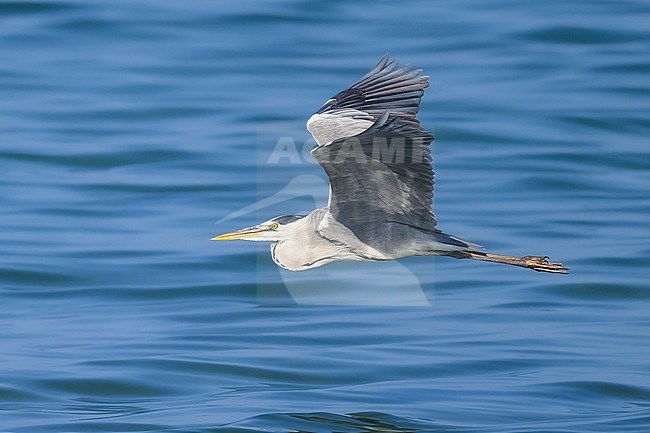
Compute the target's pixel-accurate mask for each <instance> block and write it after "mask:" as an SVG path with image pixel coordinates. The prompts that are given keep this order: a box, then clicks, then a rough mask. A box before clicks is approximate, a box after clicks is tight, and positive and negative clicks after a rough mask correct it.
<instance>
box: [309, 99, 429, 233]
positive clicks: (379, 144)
mask: <svg viewBox="0 0 650 433" xmlns="http://www.w3.org/2000/svg"><path fill="white" fill-rule="evenodd" d="M433 139H434V138H433V136H432V135H431V134H429V133H428V132H427V131H425V130H424V129H422V128H421V127H420V126H419V125H414V124H413V123H410V122H405V121H403V120H402V119H401V118H399V117H390V116H389V113H388V112H385V113H384V114H383V115H382V116H381V117H380V118H379V119H378V120H377V121H376V122H375V123H374V124H373V125H372V126H371V127H370V128H368V129H367V130H366V131H364V132H362V133H360V134H358V135H356V136H354V137H348V138H342V139H338V140H335V141H333V142H332V143H330V144H329V145H327V146H318V147H316V148H314V149H313V150H312V151H311V154H312V155H313V156H314V158H315V159H316V160H317V161H318V163H319V164H320V165H321V166H322V167H323V168H324V169H325V172H326V173H327V176H328V177H329V180H330V197H329V211H330V213H331V214H332V216H333V217H334V218H335V219H336V220H337V221H338V222H340V223H341V224H343V225H345V226H346V227H348V228H349V229H350V230H352V231H353V232H354V233H355V234H356V235H357V236H358V237H359V239H361V240H362V241H364V242H366V243H369V241H370V240H372V239H371V238H372V236H373V230H374V233H376V230H377V227H381V225H382V224H385V223H391V222H392V223H398V224H402V225H406V226H411V227H417V228H420V229H424V230H435V226H436V220H435V217H434V215H433V212H432V210H431V203H432V201H433V171H432V167H431V150H430V148H429V144H431V142H432V141H433Z"/></svg>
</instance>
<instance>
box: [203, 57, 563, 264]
mask: <svg viewBox="0 0 650 433" xmlns="http://www.w3.org/2000/svg"><path fill="white" fill-rule="evenodd" d="M421 72H422V71H421V70H411V66H410V65H404V66H400V65H398V64H397V61H396V60H389V57H388V55H385V56H384V57H383V58H382V59H381V60H380V61H379V63H377V65H376V66H375V67H374V68H372V70H370V72H368V73H367V74H366V75H365V76H364V77H363V78H361V80H359V81H357V82H356V83H354V84H353V85H352V86H350V87H349V88H348V89H346V90H343V91H342V92H340V93H338V94H337V95H336V96H334V97H333V98H331V99H329V100H328V101H327V102H325V104H324V105H323V106H322V107H321V108H320V109H319V110H318V111H317V112H316V113H315V114H314V115H313V116H312V117H311V118H310V119H309V121H308V122H307V129H308V130H309V132H310V133H311V134H312V136H313V137H314V139H315V140H316V143H317V146H316V147H315V148H314V149H313V150H312V151H311V155H312V156H313V157H314V158H315V159H316V161H318V163H319V164H320V165H321V166H322V167H323V169H325V172H326V173H327V176H328V177H329V181H330V190H329V200H328V203H327V206H326V207H323V208H319V209H315V210H313V211H312V212H311V213H309V214H307V215H283V216H278V217H275V218H272V219H270V220H268V221H265V222H263V223H261V224H258V225H256V226H253V227H247V228H244V229H241V230H237V231H234V232H230V233H224V234H222V235H219V236H216V237H214V238H212V240H215V241H229V240H235V239H243V240H248V241H268V242H272V243H271V257H272V259H273V261H274V262H275V263H276V264H277V265H278V266H281V267H282V268H285V269H288V270H292V271H302V270H305V269H311V268H315V267H318V266H322V265H325V264H327V263H330V262H333V261H337V260H394V259H399V258H402V257H408V256H422V255H433V256H450V257H454V258H457V259H474V260H482V261H486V262H496V263H504V264H508V265H514V266H520V267H524V268H529V269H533V270H535V271H539V272H551V273H559V274H566V273H567V272H568V268H567V267H565V266H564V265H563V264H561V263H551V262H549V261H548V257H541V256H525V257H511V256H504V255H499V254H491V253H486V252H483V251H481V249H482V247H480V246H479V245H476V244H473V243H471V242H467V241H464V240H462V239H460V238H457V237H455V236H451V235H448V234H445V233H443V232H442V231H441V230H439V229H438V228H437V221H436V218H435V216H434V214H433V211H432V210H431V204H432V201H433V171H432V166H431V160H432V158H431V150H430V147H429V145H430V144H431V142H432V141H433V139H434V137H433V136H432V135H431V134H430V133H429V132H428V131H426V130H424V129H422V128H421V127H420V122H419V121H418V119H417V118H416V114H417V112H418V109H419V105H420V100H421V98H422V95H423V94H424V89H425V88H426V87H428V86H429V83H428V77H426V76H422V75H420V74H421Z"/></svg>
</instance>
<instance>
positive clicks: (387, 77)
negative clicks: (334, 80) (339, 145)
mask: <svg viewBox="0 0 650 433" xmlns="http://www.w3.org/2000/svg"><path fill="white" fill-rule="evenodd" d="M410 68H411V66H410V65H404V66H399V65H398V64H397V60H389V58H388V54H386V55H385V56H384V57H382V58H381V60H380V61H379V63H377V65H376V66H375V67H374V68H372V69H371V70H370V72H368V73H367V74H366V75H365V76H364V77H363V78H362V79H361V80H359V81H357V82H356V83H354V84H353V85H351V86H350V87H349V88H347V89H346V90H344V91H342V92H340V93H338V94H337V95H336V96H334V97H332V98H331V99H330V100H328V101H327V102H326V103H325V104H324V105H323V106H322V107H321V108H320V109H319V110H318V111H317V112H316V114H314V115H313V116H312V117H311V118H310V119H309V121H308V122H307V129H308V130H309V132H310V133H311V134H312V136H313V137H314V139H315V140H316V142H317V143H318V144H319V145H324V144H327V143H330V142H332V141H334V140H337V139H341V138H346V137H351V136H353V135H357V134H359V133H361V132H362V131H365V130H366V129H368V128H369V127H370V126H371V125H372V124H373V123H374V122H375V121H376V120H377V119H379V117H381V115H382V114H383V113H384V112H386V111H389V112H390V117H399V118H400V119H401V120H402V123H405V124H410V125H412V126H418V125H419V122H418V120H417V119H416V118H415V115H416V114H417V112H418V109H419V105H420V100H421V99H422V95H423V94H424V89H425V88H427V87H428V86H429V83H428V77H426V76H421V75H420V73H421V72H422V70H421V69H417V70H410Z"/></svg>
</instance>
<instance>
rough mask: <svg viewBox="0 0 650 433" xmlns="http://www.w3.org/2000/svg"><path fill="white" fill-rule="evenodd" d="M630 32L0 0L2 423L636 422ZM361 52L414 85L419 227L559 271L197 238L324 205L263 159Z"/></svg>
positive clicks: (451, 15) (639, 52)
mask: <svg viewBox="0 0 650 433" xmlns="http://www.w3.org/2000/svg"><path fill="white" fill-rule="evenodd" d="M648 20H650V8H649V7H648V5H647V4H646V3H644V2H634V1H621V2H600V1H593V2H582V1H578V2H571V3H565V2H544V3H532V4H522V3H520V2H513V1H489V2H471V1H460V2H458V1H456V2H450V1H449V2H448V1H442V2H435V3H431V2H426V1H414V2H408V3H399V2H357V3H353V2H307V1H281V2H262V1H253V2H229V3H226V2H219V3H214V2H204V1H201V2H191V3H188V2H183V3H177V2H171V1H157V2H149V1H134V2H110V3H106V4H102V3H98V2H87V1H47V2H40V1H34V2H4V3H2V4H0V21H1V22H2V25H1V26H0V47H1V48H0V59H1V62H0V173H2V182H0V204H1V206H0V257H1V260H0V297H1V300H2V309H0V348H1V349H0V361H1V363H2V366H3V367H2V371H1V372H0V411H1V412H0V419H1V421H0V430H2V431H7V432H30V433H32V432H61V431H66V432H90V431H130V432H145V431H174V432H181V431H192V432H196V431H200V432H214V431H239V432H249V431H250V432H252V431H273V432H294V431H306V432H307V431H308V432H334V431H336V432H355V433H356V432H367V431H378V430H379V431H387V432H406V431H425V432H438V431H449V432H495V433H496V432H499V433H503V432H513V433H514V432H541V431H543V432H596V431H597V432H613V431H616V432H646V431H647V430H648V425H650V379H648V372H649V371H650V362H649V361H648V360H649V359H650V349H649V347H650V341H649V340H648V335H649V325H650V320H649V319H648V316H649V312H650V308H649V307H648V305H649V304H648V303H649V301H650V288H649V287H648V277H650V272H649V271H648V269H649V267H648V265H649V260H648V257H649V255H650V251H649V247H648V245H649V242H648V241H649V236H648V214H649V212H650V198H649V194H648V181H649V180H650V175H649V173H650V171H649V169H650V155H649V153H650V152H649V151H648V143H647V137H648V136H649V135H650V121H649V120H648V115H647V113H649V112H650V102H649V101H650V99H649V98H648V97H649V96H650V86H649V84H648V83H649V80H648V75H649V73H650V54H649V53H650V51H649V50H648V47H649V46H650V31H649V29H648V25H647V23H648ZM386 52H390V53H391V54H393V55H395V56H397V57H399V58H400V59H401V60H402V61H403V62H407V63H411V64H413V65H415V66H417V67H419V68H423V69H424V70H425V73H426V74H427V75H429V76H430V77H431V78H430V81H431V87H430V88H429V89H428V91H427V94H426V96H425V98H424V100H423V102H422V107H421V112H420V119H421V121H422V123H423V125H424V126H426V127H428V128H429V129H431V130H432V131H434V132H435V135H436V137H437V139H436V142H435V143H434V151H435V169H436V201H435V205H434V207H435V211H436V214H437V217H438V220H439V222H440V226H441V227H442V228H443V229H444V230H445V231H446V232H449V233H453V234H456V235H458V236H461V237H463V238H465V239H468V240H471V241H473V242H476V243H479V244H482V245H485V246H487V247H488V248H489V249H490V250H491V251H495V252H500V253H502V254H513V255H523V254H547V255H549V256H550V257H551V258H552V259H554V260H557V261H562V262H564V263H565V264H567V265H568V266H569V267H570V268H571V271H572V272H571V274H570V275H569V276H558V275H545V274H539V273H535V272H531V271H528V270H524V269H515V268H509V267H505V266H498V265H491V264H486V263H473V262H465V261H457V260H453V259H450V258H422V257H420V258H410V259H406V260H402V261H400V262H398V263H392V264H388V263H386V264H358V265H354V267H352V268H351V267H350V266H349V265H348V266H347V267H346V266H345V265H343V267H324V268H321V269H319V270H317V271H314V272H311V273H310V272H307V273H300V274H293V275H287V274H285V273H281V272H280V271H279V270H278V269H277V268H276V267H275V265H273V263H272V262H271V260H270V257H269V254H268V246H265V245H258V244H251V243H244V242H241V243H228V244H226V243H223V244H222V243H214V242H209V241H208V239H209V238H210V237H212V236H213V235H215V234H217V233H218V232H221V231H225V230H230V229H234V228H239V227H244V226H247V225H251V224H254V223H256V222H259V221H261V220H266V219H268V218H270V217H272V216H275V215H278V214H283V213H299V212H302V211H305V210H310V209H311V208H313V207H314V206H315V205H321V204H323V203H324V202H325V201H326V199H327V188H326V183H325V178H324V175H323V173H322V171H321V170H320V168H319V167H318V166H316V165H314V164H312V163H309V162H308V161H307V160H305V159H304V158H302V157H301V159H300V160H299V161H298V163H292V162H291V161H289V160H287V159H284V160H282V161H280V162H279V163H278V164H268V163H267V161H268V156H269V153H270V152H271V151H272V149H273V148H274V147H275V146H276V144H277V142H278V140H279V139H280V138H281V137H285V138H287V137H288V138H290V139H291V140H293V141H294V142H295V143H296V146H297V147H298V148H302V146H303V145H304V143H305V142H306V141H307V140H308V138H309V136H308V133H307V131H306V130H305V128H304V124H305V122H306V120H307V118H308V117H309V116H310V114H311V113H312V112H313V111H314V110H315V109H317V108H318V107H319V106H320V105H321V104H322V103H323V102H324V101H325V100H326V99H327V98H329V97H330V96H332V95H333V94H334V93H336V92H337V91H338V90H341V89H342V88H343V87H345V86H347V85H348V84H350V83H352V82H353V81H355V80H356V79H357V78H359V77H360V76H361V75H362V74H364V73H365V72H366V71H367V70H368V69H369V68H370V67H372V66H373V65H374V63H375V62H376V61H377V60H378V59H379V58H380V57H381V56H382V55H383V54H384V53H386ZM292 182H294V183H292ZM288 185H290V186H291V187H290V188H288V189H287V186H288ZM279 191H289V193H290V194H289V195H288V196H287V197H286V198H287V200H286V201H282V202H277V203H275V204H272V205H270V206H269V207H267V208H265V209H261V210H258V211H255V212H252V213H247V214H245V215H240V216H238V217H237V218H236V219H233V220H228V221H224V222H221V223H219V224H217V225H215V221H219V220H221V219H223V218H224V217H227V216H229V215H231V214H232V213H233V212H236V211H238V210H240V209H242V208H244V207H245V206H248V205H251V204H255V203H257V202H258V200H260V199H264V198H267V197H276V198H277V193H278V192H279ZM283 197H284V196H283Z"/></svg>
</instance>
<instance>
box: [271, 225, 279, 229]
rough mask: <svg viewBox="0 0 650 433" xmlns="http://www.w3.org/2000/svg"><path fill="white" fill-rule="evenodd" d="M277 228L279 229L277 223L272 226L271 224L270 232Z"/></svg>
mask: <svg viewBox="0 0 650 433" xmlns="http://www.w3.org/2000/svg"><path fill="white" fill-rule="evenodd" d="M278 227H280V226H279V225H278V223H273V224H271V230H277V229H278Z"/></svg>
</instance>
